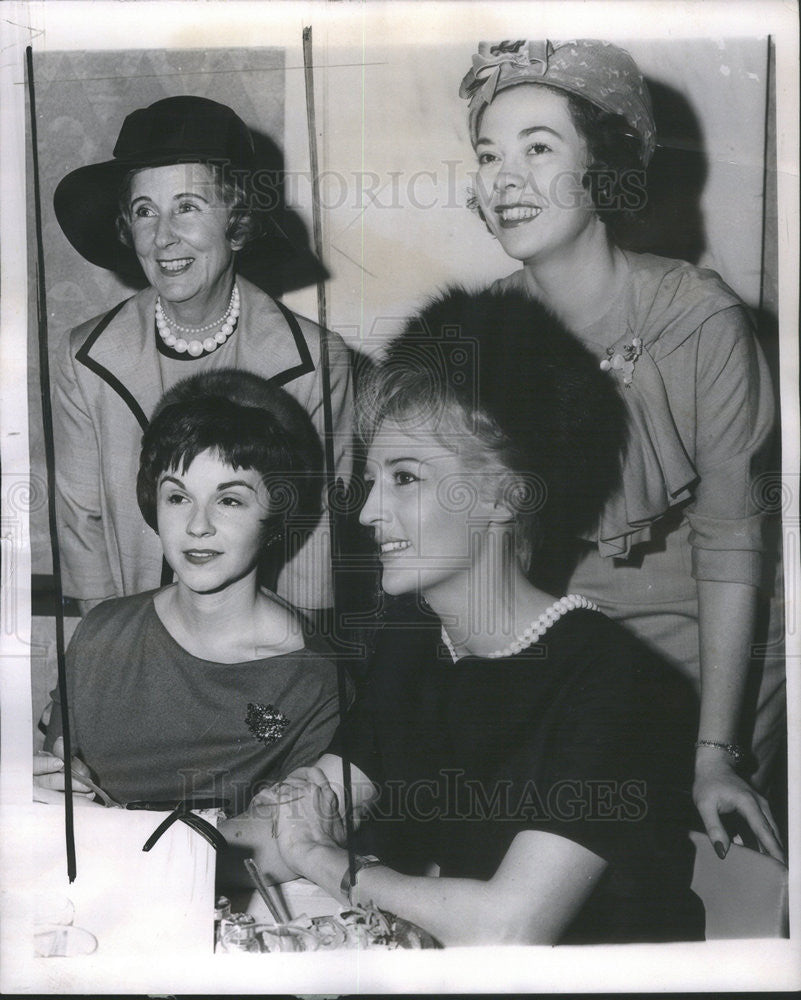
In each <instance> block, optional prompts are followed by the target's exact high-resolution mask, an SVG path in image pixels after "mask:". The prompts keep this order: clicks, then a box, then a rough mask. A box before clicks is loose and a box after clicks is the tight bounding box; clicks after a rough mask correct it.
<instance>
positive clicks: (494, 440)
mask: <svg viewBox="0 0 801 1000" xmlns="http://www.w3.org/2000/svg"><path fill="white" fill-rule="evenodd" d="M385 420H391V421H394V422H397V423H400V424H401V425H404V426H405V427H408V428H409V429H410V430H413V429H414V426H415V425H416V426H418V427H420V426H421V425H422V426H425V427H426V428H427V429H433V430H434V432H435V433H436V434H437V435H438V437H439V438H440V440H441V441H442V443H443V444H444V445H445V446H446V447H449V448H451V449H452V450H454V451H455V450H458V449H459V444H460V439H461V442H462V445H463V447H462V448H461V453H462V454H464V455H465V458H466V464H467V465H468V466H469V465H475V467H477V468H483V469H485V470H486V471H487V472H488V475H487V481H488V483H489V484H491V487H492V488H493V489H495V490H501V491H502V493H503V499H504V500H505V502H506V503H507V505H508V506H510V507H511V508H512V509H513V510H514V511H515V513H516V517H515V522H516V529H517V551H518V555H519V557H520V559H521V562H522V564H523V567H524V569H525V570H529V569H530V568H531V569H533V570H534V573H533V576H532V578H536V579H537V580H538V581H539V582H542V583H543V584H546V583H547V584H551V585H556V584H555V582H554V581H555V580H556V579H557V578H558V577H559V575H560V573H561V572H562V570H563V568H564V566H565V565H566V563H565V562H564V560H565V559H566V558H567V557H568V556H569V555H571V554H574V553H575V551H576V543H577V538H578V537H579V536H582V535H585V534H586V533H588V532H591V531H592V530H593V529H594V528H595V527H596V525H597V522H598V517H599V515H600V513H601V510H602V508H603V505H604V503H605V502H606V500H607V499H608V497H609V496H610V494H611V492H612V491H613V489H614V488H615V486H616V485H617V484H618V481H619V477H620V467H621V456H622V452H623V449H624V445H625V438H626V417H625V407H624V405H623V402H622V401H621V399H620V397H619V395H618V392H617V389H616V388H615V385H614V383H613V381H612V376H611V375H609V374H607V373H604V372H602V371H601V370H600V368H599V363H598V361H597V360H596V359H595V358H594V357H593V356H592V354H590V352H589V351H588V350H587V349H586V348H585V347H584V346H583V345H582V344H580V343H579V342H578V341H577V340H576V339H575V338H574V337H573V336H572V334H570V333H569V332H568V330H567V329H566V328H565V327H564V325H563V324H562V323H561V321H560V320H559V319H557V317H556V316H554V315H553V313H551V312H549V311H548V310H547V309H546V308H545V307H544V306H542V305H541V304H540V303H538V302H535V301H533V300H532V299H529V298H528V297H527V296H525V295H523V294H522V293H519V292H512V291H509V292H500V291H493V290H485V291H481V292H474V293H471V292H468V291H466V290H464V289H462V288H451V289H448V290H447V291H446V292H445V293H444V294H442V295H441V296H439V297H437V298H435V299H433V300H432V301H430V302H429V303H428V305H426V306H425V308H423V309H422V310H421V312H420V313H419V315H417V316H415V317H414V318H412V319H411V320H409V322H408V323H407V325H406V328H405V329H404V331H403V333H402V334H401V335H400V336H399V337H397V338H396V339H395V340H393V341H392V342H391V343H390V344H389V346H388V348H387V351H386V354H385V357H384V359H383V360H382V361H381V363H380V364H379V365H378V366H377V367H376V369H375V370H374V371H373V372H371V373H370V374H368V376H367V377H366V384H365V385H364V386H363V388H362V390H361V392H360V396H359V400H358V411H357V427H358V430H359V434H360V436H361V438H362V440H363V441H364V443H365V444H366V445H367V446H368V447H369V444H370V441H371V440H372V438H373V436H374V435H375V433H376V432H377V430H378V428H379V427H380V425H381V424H382V423H383V422H384V421H385ZM504 472H506V473H510V474H511V475H504ZM534 552H538V553H539V555H540V556H541V557H542V558H538V559H537V560H536V561H535V563H534V564H532V562H531V557H532V554H533V553H534ZM545 553H548V554H547V556H546V555H545ZM537 564H539V565H537Z"/></svg>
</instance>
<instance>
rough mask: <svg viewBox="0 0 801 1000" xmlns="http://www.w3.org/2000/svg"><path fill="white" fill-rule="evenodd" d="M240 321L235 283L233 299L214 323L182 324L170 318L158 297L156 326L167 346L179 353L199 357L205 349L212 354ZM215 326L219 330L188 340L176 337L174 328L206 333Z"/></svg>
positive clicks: (186, 331)
mask: <svg viewBox="0 0 801 1000" xmlns="http://www.w3.org/2000/svg"><path fill="white" fill-rule="evenodd" d="M238 322H239V289H238V288H237V286H236V284H234V287H233V290H232V292H231V299H230V301H229V303H228V308H227V309H226V310H225V314H224V315H223V316H221V317H220V319H218V320H215V321H214V322H213V323H207V324H206V325H205V326H197V327H192V326H181V324H180V323H176V322H175V321H174V320H168V319H167V316H166V315H165V313H164V307H163V306H162V304H161V296H160V295H159V296H157V298H156V328H157V330H158V331H159V335H160V336H161V339H162V340H163V341H164V343H165V344H166V345H167V347H170V348H172V350H173V351H177V353H178V354H189V355H190V356H191V357H193V358H199V357H200V355H201V354H203V352H204V351H205V352H206V353H207V354H211V352H212V351H216V350H217V348H218V347H220V346H221V345H222V344H224V343H225V342H226V340H228V338H229V337H230V336H231V334H232V333H233V332H234V330H235V329H236V325H237V323H238ZM215 327H219V329H218V330H217V332H216V333H214V334H210V335H209V336H208V337H205V338H204V339H203V340H187V339H186V338H185V337H176V336H175V334H174V333H173V329H175V330H179V331H181V332H183V333H205V332H206V331H207V330H213V329H214V328H215Z"/></svg>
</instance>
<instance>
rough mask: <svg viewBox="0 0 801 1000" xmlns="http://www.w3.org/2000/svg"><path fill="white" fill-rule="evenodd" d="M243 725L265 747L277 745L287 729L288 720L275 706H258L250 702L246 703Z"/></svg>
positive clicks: (256, 703)
mask: <svg viewBox="0 0 801 1000" xmlns="http://www.w3.org/2000/svg"><path fill="white" fill-rule="evenodd" d="M245 723H246V724H247V727H248V729H249V730H250V731H251V733H253V735H254V736H255V737H256V739H257V740H261V742H262V743H263V744H264V745H265V746H267V747H269V746H272V745H273V743H277V742H278V740H280V739H281V737H282V736H283V735H284V733H285V732H286V731H287V729H288V727H289V719H288V718H287V717H286V716H285V715H284V713H283V712H279V711H278V709H277V708H276V707H275V705H260V704H258V702H255V703H254V702H252V701H251V702H248V714H247V715H246V716H245Z"/></svg>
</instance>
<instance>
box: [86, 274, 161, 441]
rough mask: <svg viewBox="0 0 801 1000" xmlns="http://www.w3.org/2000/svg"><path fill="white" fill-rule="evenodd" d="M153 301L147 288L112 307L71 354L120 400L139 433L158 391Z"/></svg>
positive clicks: (159, 384)
mask: <svg viewBox="0 0 801 1000" xmlns="http://www.w3.org/2000/svg"><path fill="white" fill-rule="evenodd" d="M155 302H156V295H155V292H154V291H153V290H152V289H150V288H147V289H145V290H144V291H142V292H140V293H139V294H138V295H134V296H133V297H132V298H130V299H127V300H126V301H125V302H122V303H121V304H120V305H118V306H115V307H114V309H112V310H111V312H109V313H106V315H105V316H104V317H103V318H102V319H101V320H100V322H99V323H98V324H97V325H96V326H95V328H94V329H93V330H92V332H91V333H90V334H89V336H88V337H87V338H86V340H85V341H84V342H83V344H82V345H81V347H80V348H79V349H78V351H77V353H76V355H75V359H76V361H78V362H80V363H81V364H83V365H85V366H86V367H87V368H88V369H89V370H90V371H92V372H94V374H95V375H97V376H98V378H101V379H102V380H103V381H104V382H105V383H106V384H107V385H108V386H109V388H110V389H112V390H113V391H114V392H115V393H116V394H117V395H118V396H119V397H120V399H121V400H122V401H123V403H124V404H125V406H126V407H127V408H128V409H129V410H130V411H131V413H132V414H133V416H134V417H135V419H136V421H137V422H138V424H139V425H140V427H141V428H142V430H144V429H145V428H146V427H147V425H148V421H149V417H150V414H151V413H152V412H153V409H154V407H155V405H156V403H157V402H158V400H159V398H160V396H161V391H162V390H161V373H160V371H159V363H158V357H157V355H156V352H155V351H154V350H153V343H152V338H153V335H154V334H153V324H154V307H155Z"/></svg>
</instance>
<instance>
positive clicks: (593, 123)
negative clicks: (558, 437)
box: [460, 39, 784, 859]
mask: <svg viewBox="0 0 801 1000" xmlns="http://www.w3.org/2000/svg"><path fill="white" fill-rule="evenodd" d="M460 95H461V96H462V97H463V98H465V99H467V100H468V101H469V112H468V115H469V125H470V137H471V141H472V143H473V147H474V149H475V152H476V155H477V158H478V170H477V176H476V191H475V207H476V209H477V211H478V213H479V215H480V216H481V218H482V219H483V221H484V223H485V224H486V227H487V228H488V229H489V231H490V233H491V234H492V235H493V236H494V237H495V238H496V239H497V240H498V242H499V243H500V244H501V246H502V247H503V249H504V250H505V251H506V252H507V254H509V256H510V257H512V258H514V259H515V260H518V261H520V262H521V263H522V265H523V266H522V268H521V269H519V270H517V271H515V272H514V273H513V274H510V275H509V276H508V277H507V278H504V279H502V280H501V281H499V282H498V283H497V287H498V288H499V289H505V290H511V289H517V290H521V291H523V292H525V293H526V294H527V295H529V296H531V297H532V298H534V299H536V300H538V301H540V302H542V303H544V304H545V305H547V306H548V307H549V308H550V309H552V310H553V311H554V312H555V313H556V314H557V315H558V316H559V317H560V318H561V319H562V320H563V322H565V324H566V326H567V327H568V328H569V329H571V330H572V331H573V332H574V333H576V334H577V335H578V337H579V338H580V340H581V341H582V342H583V343H584V344H585V346H586V347H588V348H589V349H590V350H591V351H592V352H594V354H595V356H596V358H597V359H598V362H599V365H600V367H601V368H602V369H604V370H606V371H608V372H609V377H610V378H611V379H613V380H614V381H615V382H616V384H617V386H618V388H619V391H620V395H621V397H622V398H623V400H624V402H625V403H626V407H627V411H628V420H629V444H628V449H627V455H626V459H625V465H624V471H623V482H622V486H621V488H620V489H619V490H618V491H617V492H616V493H615V494H614V495H613V496H612V497H611V498H610V499H609V501H608V502H607V504H606V506H605V508H604V510H603V513H602V514H601V517H600V519H599V521H598V524H597V527H596V528H595V529H594V530H593V531H592V532H590V533H588V534H587V536H586V547H585V551H584V554H583V556H582V558H581V559H580V561H579V563H578V566H577V568H576V569H575V571H574V572H573V575H572V578H571V579H570V581H569V584H568V589H569V590H571V591H573V590H575V591H579V592H581V593H583V594H586V595H588V596H589V597H591V598H592V599H593V600H594V601H596V602H597V603H598V605H599V606H600V607H601V608H602V610H603V611H604V612H605V613H606V614H607V615H609V616H610V617H612V618H615V619H617V620H619V621H621V622H623V623H625V624H626V625H627V626H628V627H629V628H630V629H631V630H632V631H633V632H635V633H636V634H637V635H638V636H639V637H640V638H642V639H644V640H645V641H646V642H648V643H650V644H651V645H652V646H653V647H655V648H656V649H658V650H659V651H660V652H661V653H662V654H663V655H665V656H666V657H668V658H669V660H670V661H671V662H672V663H673V664H674V666H675V667H676V668H677V669H679V670H681V671H682V672H683V673H685V674H686V675H688V676H690V677H691V678H692V679H693V680H694V682H695V684H696V685H697V687H698V688H699V689H700V692H701V696H702V707H701V716H700V726H699V731H698V742H697V744H696V777H695V784H694V790H693V794H694V799H695V803H696V806H697V808H698V811H699V814H700V817H701V819H702V821H703V823H704V825H705V827H706V830H707V832H708V834H709V836H710V839H711V840H712V842H713V843H714V845H715V849H716V850H717V852H718V854H719V855H720V856H721V857H725V854H726V851H727V850H728V846H729V843H730V836H729V832H727V830H726V828H725V827H724V817H725V816H726V814H738V821H739V822H742V821H744V823H745V824H746V825H747V827H750V829H751V831H752V833H753V835H754V836H755V837H756V840H757V841H758V842H759V844H760V845H761V848H762V849H763V850H765V851H767V852H768V853H769V854H771V855H773V856H774V857H776V858H779V859H783V852H782V849H781V845H780V842H779V836H778V831H777V828H776V824H775V822H774V820H773V817H772V816H771V812H770V808H769V806H768V803H767V801H766V800H765V798H763V797H762V795H760V794H759V793H758V792H757V791H754V788H760V787H761V786H762V783H764V781H765V779H766V773H767V771H768V769H769V766H770V763H771V758H772V756H773V755H774V753H775V750H776V746H777V744H778V743H779V741H780V738H781V731H782V723H783V709H784V676H783V669H782V668H781V667H780V663H781V661H780V660H779V659H778V658H777V657H774V658H772V659H769V660H766V661H765V662H764V663H762V662H756V661H755V659H754V657H753V656H752V653H751V648H752V643H753V642H754V635H755V631H754V629H755V620H756V615H757V608H758V588H759V586H760V584H761V582H762V562H763V549H764V543H763V524H762V521H763V518H762V517H761V513H760V510H759V509H758V506H757V503H756V499H755V492H754V489H753V484H754V481H755V477H756V476H757V475H758V473H759V470H760V464H761V463H763V462H764V461H765V458H766V451H767V448H768V447H769V444H770V438H771V435H772V431H773V425H774V401H773V393H772V388H771V382H770V378H769V374H768V371H767V367H766V364H765V360H764V358H763V356H762V353H761V351H760V349H759V347H758V345H757V343H756V341H755V339H754V336H753V329H752V325H751V321H750V318H749V316H748V314H747V312H746V310H745V307H744V306H743V304H742V302H741V301H740V300H739V299H738V298H737V296H736V295H735V294H734V293H733V292H732V291H731V289H729V288H728V287H727V286H726V285H725V284H724V283H723V281H722V280H721V279H720V277H719V276H718V275H717V274H716V273H715V272H713V271H710V270H705V269H700V268H697V267H693V266H692V265H690V264H687V263H685V262H683V261H678V260H669V259H666V258H662V257H657V256H654V255H651V254H636V253H631V252H627V251H625V250H623V249H622V248H621V247H619V246H618V245H616V243H615V240H614V237H613V228H614V222H615V221H616V220H617V219H618V218H619V217H620V216H621V214H626V213H630V212H633V211H636V210H637V209H638V208H640V207H642V206H643V205H644V204H645V200H646V190H645V168H646V167H647V165H648V162H649V160H650V159H651V156H652V154H653V153H654V150H655V147H656V128H655V124H654V118H653V113H652V109H651V101H650V97H649V93H648V88H647V86H646V84H645V81H644V79H643V77H642V74H641V73H640V71H639V70H638V68H637V66H636V64H635V63H634V61H633V59H632V58H631V56H630V55H629V54H628V53H627V52H625V51H624V50H622V49H620V48H618V47H617V46H615V45H611V44H609V43H608V42H602V41H595V40H590V39H580V40H577V41H568V42H550V41H537V42H532V41H524V40H520V41H503V42H499V43H497V44H488V43H482V44H481V45H480V46H479V51H478V53H477V54H475V55H474V56H473V65H472V68H471V69H470V71H469V72H468V73H467V75H466V76H465V77H464V79H463V81H462V85H461V89H460ZM774 627H775V631H776V634H778V635H781V632H782V629H781V625H780V623H778V622H776V623H775V626H774ZM749 672H751V676H750V677H749ZM752 679H754V680H755V682H756V684H757V685H761V686H760V690H759V692H758V696H757V697H756V698H755V699H754V700H755V703H756V709H755V710H753V709H748V710H746V707H745V705H746V701H747V700H748V699H747V696H746V690H747V688H748V685H749V684H750V682H751V680H752ZM747 716H748V717H747ZM746 778H748V779H749V780H750V782H751V783H749V780H746ZM752 785H753V787H752ZM745 829H746V827H745V826H744V827H743V830H744V832H745Z"/></svg>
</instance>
